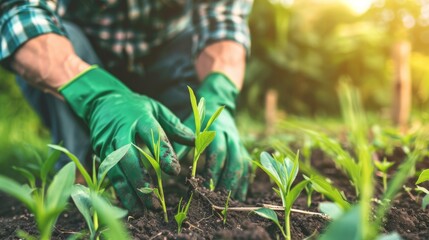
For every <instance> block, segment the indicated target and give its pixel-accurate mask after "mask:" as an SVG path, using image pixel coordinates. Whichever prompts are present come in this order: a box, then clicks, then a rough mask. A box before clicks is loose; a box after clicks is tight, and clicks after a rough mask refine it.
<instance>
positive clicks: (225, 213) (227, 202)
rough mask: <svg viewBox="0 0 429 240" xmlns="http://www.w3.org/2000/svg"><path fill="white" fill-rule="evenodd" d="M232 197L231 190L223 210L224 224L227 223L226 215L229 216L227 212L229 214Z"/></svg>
mask: <svg viewBox="0 0 429 240" xmlns="http://www.w3.org/2000/svg"><path fill="white" fill-rule="evenodd" d="M230 197H231V191H229V193H228V197H227V198H226V202H225V207H224V208H223V210H222V211H221V214H222V218H223V225H225V224H226V217H227V214H228V204H229V199H230Z"/></svg>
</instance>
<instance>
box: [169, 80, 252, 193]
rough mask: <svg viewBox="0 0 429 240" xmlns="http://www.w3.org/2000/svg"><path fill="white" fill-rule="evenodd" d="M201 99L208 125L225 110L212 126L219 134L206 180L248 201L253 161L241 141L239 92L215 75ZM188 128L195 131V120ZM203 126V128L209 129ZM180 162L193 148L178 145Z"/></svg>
mask: <svg viewBox="0 0 429 240" xmlns="http://www.w3.org/2000/svg"><path fill="white" fill-rule="evenodd" d="M196 95H197V98H198V99H200V98H201V97H204V99H205V100H206V101H205V104H206V114H205V115H206V118H205V121H208V119H209V116H211V115H212V114H213V113H214V112H215V111H216V110H217V109H218V108H219V107H220V106H225V109H224V110H223V111H222V113H221V114H220V116H219V117H218V118H217V119H216V120H215V121H214V123H213V124H212V125H211V126H210V130H212V131H216V137H215V139H214V140H213V142H212V143H211V144H210V145H209V146H208V148H207V149H206V153H205V168H204V172H203V177H204V178H205V180H206V185H207V186H208V184H209V181H210V179H212V180H213V183H214V185H215V186H216V188H225V189H226V190H231V191H232V194H231V196H233V197H234V198H236V199H240V200H244V199H245V198H246V193H247V188H248V177H249V170H250V167H251V160H250V157H249V154H248V152H247V150H246V149H245V148H244V146H243V145H242V143H241V141H240V136H239V133H238V130H237V127H236V124H235V121H234V117H233V115H234V112H235V100H236V98H237V96H238V89H237V88H236V87H235V85H234V84H233V83H232V82H231V81H230V80H229V79H228V78H227V77H226V76H225V75H224V74H221V73H216V72H215V73H211V74H210V75H209V76H207V77H206V78H205V80H204V81H203V82H202V84H201V86H200V88H199V89H198V90H197V92H196ZM184 123H185V125H186V126H188V127H190V128H193V129H195V123H194V117H193V116H190V117H188V118H187V119H186V120H185V121H184ZM205 124H206V123H203V125H202V126H205ZM174 148H175V150H176V152H177V154H178V156H179V159H180V158H182V157H184V156H185V155H186V154H187V153H188V152H189V149H190V148H189V147H186V146H183V145H179V144H174Z"/></svg>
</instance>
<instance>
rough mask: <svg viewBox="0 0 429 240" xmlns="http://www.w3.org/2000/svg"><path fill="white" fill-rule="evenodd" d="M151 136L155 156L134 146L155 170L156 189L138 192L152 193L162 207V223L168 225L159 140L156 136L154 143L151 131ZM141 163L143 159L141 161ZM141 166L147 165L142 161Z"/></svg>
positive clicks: (141, 189)
mask: <svg viewBox="0 0 429 240" xmlns="http://www.w3.org/2000/svg"><path fill="white" fill-rule="evenodd" d="M151 134H152V147H153V152H154V155H155V156H152V154H150V153H146V152H145V151H144V150H143V149H141V148H139V147H138V146H136V145H134V147H136V148H137V149H138V150H139V151H140V153H141V154H143V156H145V158H146V159H147V160H148V161H149V163H150V165H151V166H152V167H153V169H154V170H155V174H156V178H157V180H158V188H150V187H145V188H140V189H138V190H139V191H140V192H142V193H145V194H148V193H152V192H153V193H154V194H155V196H156V197H157V198H158V199H159V201H160V202H161V205H162V210H163V211H164V221H165V222H166V223H168V215H167V207H166V205H165V197H164V187H163V184H162V172H161V165H160V153H161V138H160V135H159V134H158V140H157V141H156V142H155V136H154V134H153V131H152V130H151ZM142 161H143V159H142ZM143 164H144V165H145V166H146V165H148V164H147V163H146V162H144V161H143Z"/></svg>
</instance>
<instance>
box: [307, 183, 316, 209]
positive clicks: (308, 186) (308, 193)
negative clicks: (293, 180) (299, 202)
mask: <svg viewBox="0 0 429 240" xmlns="http://www.w3.org/2000/svg"><path fill="white" fill-rule="evenodd" d="M313 191H314V188H313V186H312V184H311V182H310V183H309V184H307V186H305V193H307V207H310V206H311V196H312V195H313Z"/></svg>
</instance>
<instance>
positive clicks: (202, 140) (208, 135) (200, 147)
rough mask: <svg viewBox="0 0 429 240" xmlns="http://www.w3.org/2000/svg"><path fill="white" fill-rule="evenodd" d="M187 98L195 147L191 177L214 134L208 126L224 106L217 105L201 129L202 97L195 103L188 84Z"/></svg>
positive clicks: (202, 119) (203, 109)
mask: <svg viewBox="0 0 429 240" xmlns="http://www.w3.org/2000/svg"><path fill="white" fill-rule="evenodd" d="M188 90H189V98H190V100H191V106H192V112H193V115H194V120H195V148H194V159H193V161H192V175H191V176H192V177H193V178H194V177H195V176H196V173H197V163H198V160H199V158H200V156H201V154H202V153H203V152H204V150H205V149H206V148H207V147H208V146H209V145H210V143H211V142H212V141H213V140H214V138H215V136H216V132H214V131H209V130H208V129H209V127H210V126H211V125H212V123H213V122H214V121H215V120H216V118H217V117H219V115H220V113H221V112H222V110H223V109H224V108H225V107H224V106H222V107H219V108H218V109H217V110H216V112H215V113H213V115H212V116H211V117H210V118H209V120H208V121H207V123H206V125H205V127H204V129H203V130H201V129H202V128H203V126H202V125H203V123H204V119H205V105H204V101H205V100H204V98H201V99H200V101H199V102H198V105H197V99H196V97H195V94H194V91H193V90H192V88H190V87H189V86H188Z"/></svg>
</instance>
